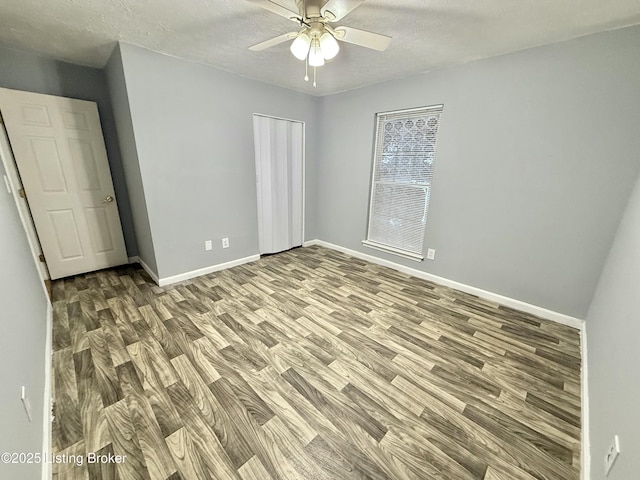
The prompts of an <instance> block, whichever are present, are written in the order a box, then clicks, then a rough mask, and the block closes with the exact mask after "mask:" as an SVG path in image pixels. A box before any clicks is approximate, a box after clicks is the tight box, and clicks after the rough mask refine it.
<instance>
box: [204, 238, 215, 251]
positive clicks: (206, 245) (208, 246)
mask: <svg viewBox="0 0 640 480" xmlns="http://www.w3.org/2000/svg"><path fill="white" fill-rule="evenodd" d="M212 248H213V246H212V245H211V240H207V241H205V242H204V249H205V250H211V249H212Z"/></svg>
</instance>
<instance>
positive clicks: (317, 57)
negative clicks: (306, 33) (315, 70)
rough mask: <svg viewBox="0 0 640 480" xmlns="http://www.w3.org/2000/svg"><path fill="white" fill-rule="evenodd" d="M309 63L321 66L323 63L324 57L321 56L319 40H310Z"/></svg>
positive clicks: (313, 65)
mask: <svg viewBox="0 0 640 480" xmlns="http://www.w3.org/2000/svg"><path fill="white" fill-rule="evenodd" d="M309 65H311V66H312V67H321V66H322V65H324V57H323V56H322V50H321V49H320V42H318V40H316V39H314V40H313V42H311V49H310V50H309Z"/></svg>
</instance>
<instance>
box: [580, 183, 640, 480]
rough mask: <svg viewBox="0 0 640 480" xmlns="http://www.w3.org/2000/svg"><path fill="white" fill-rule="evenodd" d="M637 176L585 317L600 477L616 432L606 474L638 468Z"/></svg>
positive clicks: (619, 479)
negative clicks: (616, 447)
mask: <svg viewBox="0 0 640 480" xmlns="http://www.w3.org/2000/svg"><path fill="white" fill-rule="evenodd" d="M639 246H640V178H639V179H638V181H637V182H636V186H635V188H634V190H633V194H632V195H631V199H630V201H629V205H628V206H627V209H626V212H625V214H624V217H623V219H622V222H621V224H620V228H619V229H618V233H617V235H616V237H615V241H614V244H613V247H612V249H611V252H610V253H609V257H608V259H607V262H606V264H605V267H604V270H603V272H602V276H601V277H600V282H599V283H598V288H597V289H596V293H595V295H594V297H593V302H592V303H591V307H590V308H589V313H588V315H587V318H586V324H587V340H588V342H587V343H588V349H587V351H588V357H589V358H588V361H589V371H588V373H589V402H590V412H589V413H590V415H589V417H590V418H589V420H590V425H589V427H590V429H591V433H590V438H591V478H592V479H593V480H599V479H604V478H605V477H604V470H603V468H602V460H603V458H604V454H605V452H606V450H607V448H608V446H609V443H610V442H611V440H612V439H613V436H614V434H618V435H619V436H620V450H621V454H620V457H619V458H618V460H617V462H616V464H615V466H614V467H613V470H612V471H611V473H610V474H609V476H608V477H607V480H627V479H631V478H638V472H640V457H638V452H640V410H639V409H638V406H639V405H640V374H639V373H638V365H640V350H639V349H638V339H640V322H639V321H638V312H640V296H639V295H638V290H639V288H640V248H639Z"/></svg>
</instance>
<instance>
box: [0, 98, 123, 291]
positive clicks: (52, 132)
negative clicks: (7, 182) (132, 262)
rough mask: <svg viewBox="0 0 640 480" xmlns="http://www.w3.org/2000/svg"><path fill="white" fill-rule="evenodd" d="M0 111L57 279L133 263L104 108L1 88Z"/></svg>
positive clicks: (51, 269)
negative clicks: (105, 129) (111, 166)
mask: <svg viewBox="0 0 640 480" xmlns="http://www.w3.org/2000/svg"><path fill="white" fill-rule="evenodd" d="M0 111H1V112H2V116H3V118H4V123H5V128H6V129H7V133H8V135H9V140H10V142H11V148H12V150H13V155H14V158H15V160H16V164H17V166H18V171H19V173H20V177H21V180H22V184H23V185H24V189H25V192H26V195H27V201H28V203H29V208H30V209H31V215H32V216H33V221H34V224H35V226H36V230H37V232H38V238H39V240H40V244H41V246H42V251H43V252H44V256H45V259H46V263H47V267H48V268H49V273H50V274H51V278H52V279H56V278H61V277H67V276H70V275H75V274H78V273H84V272H89V271H93V270H99V269H101V268H106V267H112V266H116V265H121V264H123V263H126V262H127V252H126V249H125V245H124V238H123V235H122V226H121V224H120V216H119V213H118V206H117V202H116V198H115V194H114V190H113V182H112V180H111V171H110V169H109V163H108V160H107V152H106V149H105V145H104V139H103V136H102V128H101V126H100V118H99V116H98V108H97V105H96V104H95V103H94V102H87V101H84V100H75V99H71V98H63V97H54V96H51V95H41V94H37V93H29V92H21V91H17V90H8V89H5V88H0Z"/></svg>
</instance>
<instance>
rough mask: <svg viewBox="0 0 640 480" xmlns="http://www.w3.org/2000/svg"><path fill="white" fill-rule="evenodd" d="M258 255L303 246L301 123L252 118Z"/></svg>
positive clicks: (302, 148)
mask: <svg viewBox="0 0 640 480" xmlns="http://www.w3.org/2000/svg"><path fill="white" fill-rule="evenodd" d="M253 130H254V143H255V153H256V179H257V189H258V236H259V243H260V253H261V254H268V253H276V252H282V251H284V250H288V249H290V248H293V247H299V246H301V245H302V239H303V224H304V218H303V216H304V206H303V201H304V200H303V198H304V168H303V152H304V124H303V123H302V122H295V121H291V120H283V119H279V118H273V117H266V116H262V115H254V116H253Z"/></svg>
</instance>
